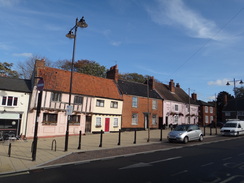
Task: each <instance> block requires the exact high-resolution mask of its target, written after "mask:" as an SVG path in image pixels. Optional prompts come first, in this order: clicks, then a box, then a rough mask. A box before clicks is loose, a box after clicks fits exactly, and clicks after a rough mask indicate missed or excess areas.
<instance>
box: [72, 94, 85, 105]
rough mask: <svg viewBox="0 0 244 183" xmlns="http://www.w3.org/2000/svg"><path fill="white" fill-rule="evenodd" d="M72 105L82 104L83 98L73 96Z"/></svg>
mask: <svg viewBox="0 0 244 183" xmlns="http://www.w3.org/2000/svg"><path fill="white" fill-rule="evenodd" d="M74 104H76V105H79V104H83V97H82V96H80V95H75V96H74Z"/></svg>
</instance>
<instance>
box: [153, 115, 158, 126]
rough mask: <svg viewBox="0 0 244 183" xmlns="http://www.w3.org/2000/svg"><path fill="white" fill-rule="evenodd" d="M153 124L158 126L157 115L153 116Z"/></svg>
mask: <svg viewBox="0 0 244 183" xmlns="http://www.w3.org/2000/svg"><path fill="white" fill-rule="evenodd" d="M152 124H153V125H156V124H157V115H156V114H153V115H152Z"/></svg>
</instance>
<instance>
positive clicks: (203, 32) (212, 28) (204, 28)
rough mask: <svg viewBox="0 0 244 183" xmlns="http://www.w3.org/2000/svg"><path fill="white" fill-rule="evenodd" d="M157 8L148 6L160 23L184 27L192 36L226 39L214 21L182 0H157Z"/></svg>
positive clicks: (154, 18) (154, 19)
mask: <svg viewBox="0 0 244 183" xmlns="http://www.w3.org/2000/svg"><path fill="white" fill-rule="evenodd" d="M156 2H157V7H156V8H147V11H148V13H149V14H150V16H151V17H152V19H153V21H154V22H156V23H158V24H161V25H162V24H169V25H176V26H181V27H183V28H184V29H185V30H186V31H187V34H188V35H189V36H190V37H196V38H204V39H211V40H223V39H226V35H224V33H223V32H222V34H220V32H219V30H220V29H219V28H218V27H217V25H216V24H215V22H214V21H211V20H207V19H206V18H204V17H203V16H201V15H200V14H199V13H198V12H196V11H194V10H192V9H190V8H188V7H187V6H186V5H185V4H184V3H183V1H182V0H169V1H165V0H156ZM217 34H218V36H216V35H217Z"/></svg>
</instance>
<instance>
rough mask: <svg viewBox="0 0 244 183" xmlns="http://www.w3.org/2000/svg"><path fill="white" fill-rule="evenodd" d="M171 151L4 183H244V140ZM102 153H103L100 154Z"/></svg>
mask: <svg viewBox="0 0 244 183" xmlns="http://www.w3.org/2000/svg"><path fill="white" fill-rule="evenodd" d="M175 147H176V148H173V149H170V150H164V149H162V150H156V151H155V152H150V153H149V152H147V153H144V154H143V153H140V154H137V155H136V154H133V155H125V156H120V157H117V158H116V157H113V158H111V159H109V158H106V159H102V160H97V161H91V162H89V161H87V162H86V163H82V162H81V163H77V164H72V165H66V166H60V167H59V166H56V167H52V168H50V169H37V170H34V171H30V172H22V173H20V175H15V176H10V177H1V178H0V182H1V183H5V182H6V183H12V182H15V183H16V182H23V183H24V182H25V183H29V182H35V183H39V182H40V183H43V182H45V183H48V182H50V183H55V182H58V183H64V182H65V183H71V182H89V183H90V182H99V183H101V182H113V183H114V182H125V183H129V182H133V183H134V182H136V183H137V182H138V183H154V182H160V183H162V182H163V183H164V182H166V183H168V182H173V183H175V182H187V183H191V182H192V183H196V182H200V183H202V182H207V183H211V182H212V183H243V182H244V137H238V138H235V137H230V138H227V139H226V141H220V142H209V143H200V142H191V143H189V144H187V146H179V145H178V144H176V146H175ZM98 153H99V151H98Z"/></svg>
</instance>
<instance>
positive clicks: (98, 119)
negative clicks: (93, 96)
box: [96, 117, 102, 127]
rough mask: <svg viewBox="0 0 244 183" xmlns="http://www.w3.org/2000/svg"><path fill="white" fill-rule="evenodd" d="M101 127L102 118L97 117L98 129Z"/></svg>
mask: <svg viewBox="0 0 244 183" xmlns="http://www.w3.org/2000/svg"><path fill="white" fill-rule="evenodd" d="M101 126H102V118H101V117H96V127H101Z"/></svg>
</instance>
